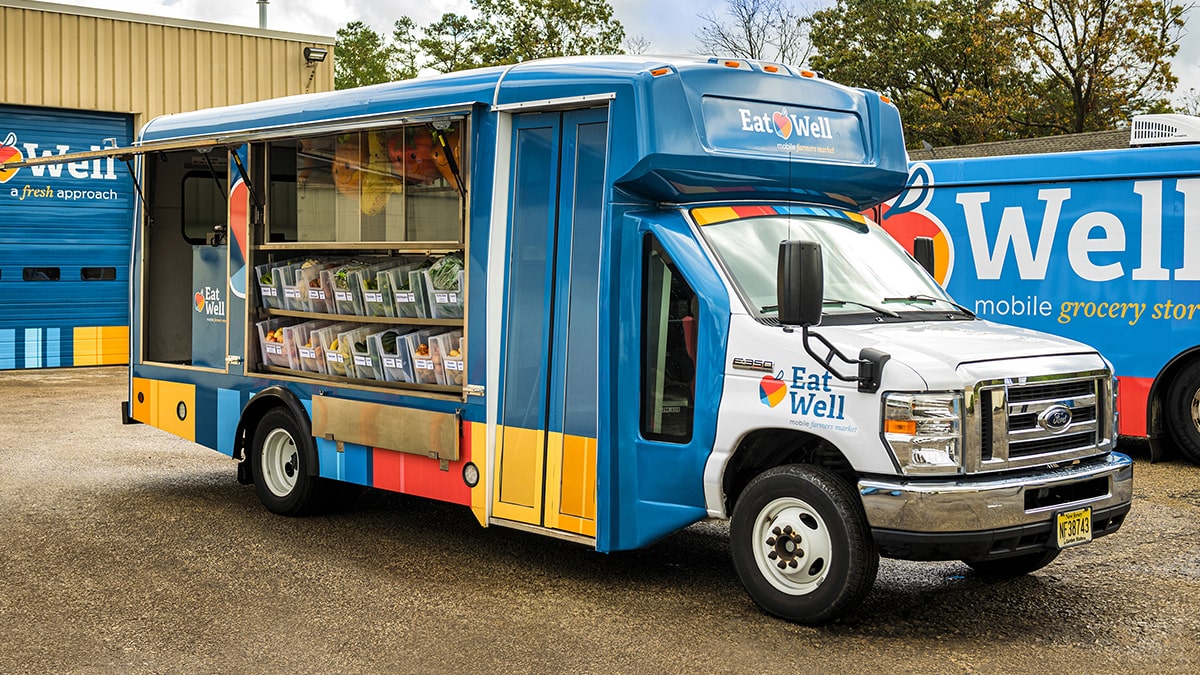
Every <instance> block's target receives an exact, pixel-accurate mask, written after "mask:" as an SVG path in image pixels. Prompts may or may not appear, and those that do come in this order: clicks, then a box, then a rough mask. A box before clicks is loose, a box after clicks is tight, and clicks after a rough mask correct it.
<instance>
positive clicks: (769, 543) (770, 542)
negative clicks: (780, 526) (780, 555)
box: [767, 537, 776, 546]
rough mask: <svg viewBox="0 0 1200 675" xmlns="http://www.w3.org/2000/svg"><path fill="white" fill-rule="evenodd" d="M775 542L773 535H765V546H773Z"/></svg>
mask: <svg viewBox="0 0 1200 675" xmlns="http://www.w3.org/2000/svg"><path fill="white" fill-rule="evenodd" d="M775 542H776V539H775V537H767V546H774V545H775Z"/></svg>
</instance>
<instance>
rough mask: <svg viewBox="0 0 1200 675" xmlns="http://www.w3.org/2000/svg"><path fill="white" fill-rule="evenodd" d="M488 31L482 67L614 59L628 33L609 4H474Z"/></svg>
mask: <svg viewBox="0 0 1200 675" xmlns="http://www.w3.org/2000/svg"><path fill="white" fill-rule="evenodd" d="M471 5H472V7H474V8H475V10H476V11H477V12H479V18H480V20H481V21H482V22H483V23H484V24H485V25H486V26H487V27H488V35H487V37H486V39H485V41H484V43H483V44H482V45H481V54H480V55H481V60H482V62H483V64H484V65H501V64H509V63H520V62H521V61H529V60H531V59H540V58H547V57H551V56H571V55H576V54H616V53H620V51H621V42H622V40H624V39H625V29H624V27H622V26H621V22H620V21H617V20H616V19H614V18H613V13H612V6H611V5H609V4H608V2H607V1H606V0H471Z"/></svg>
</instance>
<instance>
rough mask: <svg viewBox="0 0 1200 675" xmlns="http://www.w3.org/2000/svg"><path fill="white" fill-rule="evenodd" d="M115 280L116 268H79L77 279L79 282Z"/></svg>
mask: <svg viewBox="0 0 1200 675" xmlns="http://www.w3.org/2000/svg"><path fill="white" fill-rule="evenodd" d="M116 278H117V268H115V267H81V268H79V279H80V280H81V281H114V280H116Z"/></svg>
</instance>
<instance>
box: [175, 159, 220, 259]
mask: <svg viewBox="0 0 1200 675" xmlns="http://www.w3.org/2000/svg"><path fill="white" fill-rule="evenodd" d="M224 168H225V167H224V165H223V164H222V165H221V169H222V171H223V170H224ZM225 185H226V183H225V176H224V174H221V175H216V176H214V175H213V174H212V173H209V172H208V171H207V170H205V171H203V172H196V171H193V172H191V173H188V174H187V175H186V176H184V177H183V220H182V223H183V238H184V239H186V240H187V241H188V243H189V244H200V245H203V244H204V243H206V242H207V237H208V235H209V234H211V233H213V232H215V231H216V229H217V226H222V227H223V226H224V225H225V221H226V220H227V219H228V212H229V207H228V206H227V205H226V194H227V190H226V187H225Z"/></svg>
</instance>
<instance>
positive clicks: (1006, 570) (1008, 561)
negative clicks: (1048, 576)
mask: <svg viewBox="0 0 1200 675" xmlns="http://www.w3.org/2000/svg"><path fill="white" fill-rule="evenodd" d="M1059 552H1060V551H1059V550H1058V549H1056V548H1052V549H1046V550H1044V551H1036V552H1034V553H1024V554H1021V555H1015V556H1012V557H1010V558H996V559H995V560H975V561H971V560H964V561H963V562H965V563H966V564H967V566H968V567H970V568H971V569H973V570H975V574H976V575H978V576H981V577H987V578H989V579H1015V578H1016V577H1023V576H1025V575H1026V574H1029V573H1031V572H1036V571H1038V570H1040V569H1042V568H1043V567H1045V566H1046V565H1049V564H1050V563H1052V562H1054V559H1055V558H1057V557H1058V554H1059Z"/></svg>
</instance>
